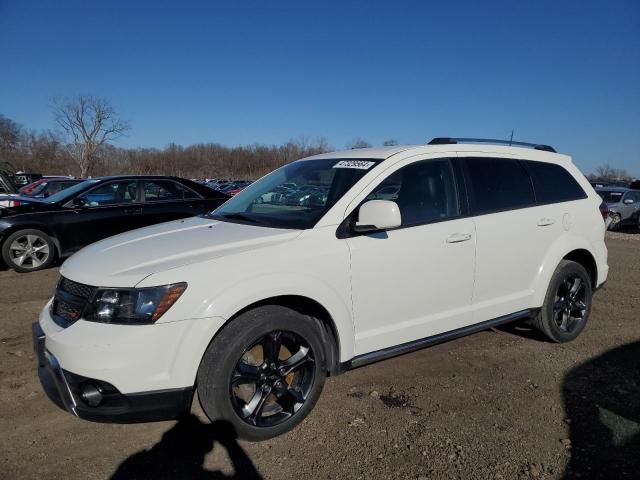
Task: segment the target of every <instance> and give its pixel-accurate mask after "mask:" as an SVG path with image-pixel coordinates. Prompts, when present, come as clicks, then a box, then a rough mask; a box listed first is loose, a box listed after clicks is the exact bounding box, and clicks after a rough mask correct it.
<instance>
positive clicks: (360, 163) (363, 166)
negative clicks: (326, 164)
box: [333, 160, 376, 170]
mask: <svg viewBox="0 0 640 480" xmlns="http://www.w3.org/2000/svg"><path fill="white" fill-rule="evenodd" d="M375 164H376V162H369V161H367V160H341V161H339V162H338V163H336V164H335V165H334V166H333V168H355V169H357V170H369V169H370V168H371V167H372V166H374V165H375Z"/></svg>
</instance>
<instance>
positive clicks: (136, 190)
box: [0, 176, 229, 272]
mask: <svg viewBox="0 0 640 480" xmlns="http://www.w3.org/2000/svg"><path fill="white" fill-rule="evenodd" d="M228 198H229V196H228V195H225V194H223V193H220V192H216V191H215V190H212V189H210V188H208V187H206V186H204V185H200V184H198V183H196V182H192V181H191V180H185V179H182V178H176V177H163V176H120V177H104V178H95V179H91V180H85V181H84V182H81V183H78V184H76V185H74V186H71V187H69V188H67V189H65V190H62V191H60V192H58V193H55V194H53V195H50V196H49V197H47V198H42V199H38V198H33V197H14V200H18V201H20V205H19V206H16V207H5V208H1V209H0V245H1V248H2V258H3V260H4V261H5V263H6V264H7V266H9V267H10V268H13V269H14V270H15V271H16V272H31V271H35V270H41V269H43V268H46V267H48V266H50V265H51V263H52V262H53V261H54V260H55V259H56V258H64V257H68V256H69V255H71V254H72V253H74V252H75V251H77V250H79V249H81V248H82V247H84V246H86V245H88V244H90V243H93V242H95V241H98V240H101V239H103V238H106V237H109V236H111V235H116V234H118V233H122V232H126V231H128V230H133V229H136V228H141V227H145V226H147V225H152V224H155V223H161V222H166V221H170V220H177V219H179V218H185V217H190V216H194V215H199V214H203V213H207V212H210V211H211V210H213V209H215V208H216V207H218V206H219V205H221V204H222V203H224V202H225V201H226V200H227V199H228ZM21 200H22V201H21Z"/></svg>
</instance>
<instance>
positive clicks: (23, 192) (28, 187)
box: [18, 176, 81, 195]
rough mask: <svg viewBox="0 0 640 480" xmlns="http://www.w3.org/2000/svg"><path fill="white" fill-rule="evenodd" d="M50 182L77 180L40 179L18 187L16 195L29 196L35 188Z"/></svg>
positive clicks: (62, 178)
mask: <svg viewBox="0 0 640 480" xmlns="http://www.w3.org/2000/svg"><path fill="white" fill-rule="evenodd" d="M51 180H79V179H73V178H70V177H54V176H52V177H42V178H40V179H38V180H36V181H34V182H31V183H28V184H27V185H25V186H23V187H20V188H19V189H18V193H20V195H31V192H33V191H34V190H35V189H36V188H38V186H39V185H41V184H43V183H46V182H49V181H51ZM79 181H81V180H79Z"/></svg>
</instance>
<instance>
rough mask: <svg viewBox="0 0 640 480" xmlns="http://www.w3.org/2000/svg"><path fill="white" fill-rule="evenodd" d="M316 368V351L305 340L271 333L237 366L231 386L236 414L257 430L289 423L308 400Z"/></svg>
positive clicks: (294, 336) (252, 348) (286, 333)
mask: <svg viewBox="0 0 640 480" xmlns="http://www.w3.org/2000/svg"><path fill="white" fill-rule="evenodd" d="M315 368H316V362H315V360H314V355H313V351H312V350H311V347H309V345H308V344H307V342H305V341H304V339H302V337H300V336H299V335H296V334H295V333H293V332H287V331H274V332H269V333H268V334H267V335H265V336H263V337H262V338H260V339H259V340H258V341H257V342H256V343H255V344H253V345H251V346H250V347H249V348H248V349H247V350H245V352H244V353H243V355H242V357H240V359H239V360H238V362H237V363H236V366H235V369H234V372H233V374H232V377H231V381H230V384H229V393H230V395H231V401H232V403H233V406H234V409H235V411H236V413H237V414H238V416H240V418H242V419H243V420H244V421H245V422H247V423H248V424H250V425H253V426H258V427H261V426H274V425H278V424H280V423H282V422H284V421H286V420H287V419H289V418H290V417H292V416H293V415H294V414H295V413H296V412H297V411H298V410H300V407H302V405H303V404H304V402H305V401H306V400H307V398H308V397H309V392H310V391H311V388H312V387H313V381H314V377H315Z"/></svg>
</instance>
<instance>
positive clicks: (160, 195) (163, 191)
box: [144, 180, 198, 202]
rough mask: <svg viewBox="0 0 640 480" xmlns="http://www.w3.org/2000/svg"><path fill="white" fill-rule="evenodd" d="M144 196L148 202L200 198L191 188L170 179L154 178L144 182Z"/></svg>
mask: <svg viewBox="0 0 640 480" xmlns="http://www.w3.org/2000/svg"><path fill="white" fill-rule="evenodd" d="M144 198H145V201H147V202H157V201H168V200H186V199H189V198H198V196H197V195H196V194H195V193H194V192H192V191H191V190H189V189H187V188H185V187H184V186H182V185H180V184H179V183H176V182H172V181H170V180H153V181H147V182H144Z"/></svg>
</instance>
